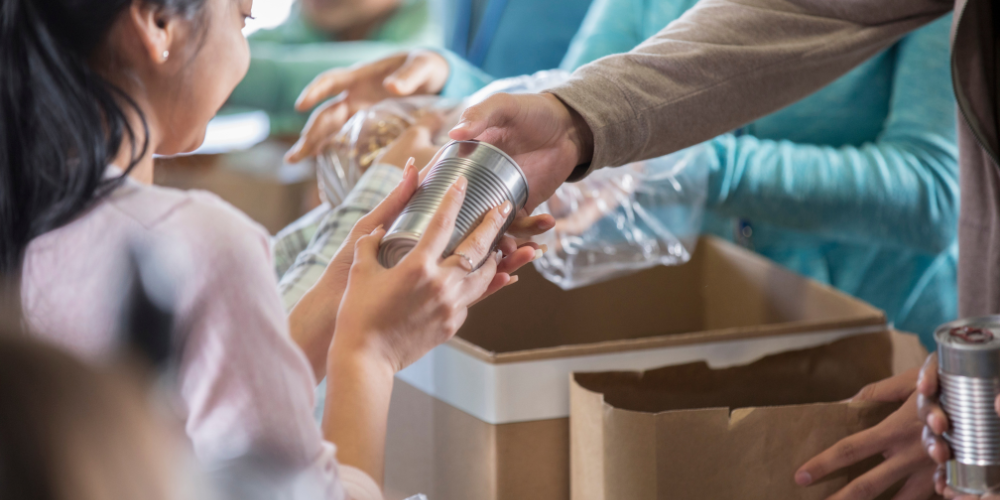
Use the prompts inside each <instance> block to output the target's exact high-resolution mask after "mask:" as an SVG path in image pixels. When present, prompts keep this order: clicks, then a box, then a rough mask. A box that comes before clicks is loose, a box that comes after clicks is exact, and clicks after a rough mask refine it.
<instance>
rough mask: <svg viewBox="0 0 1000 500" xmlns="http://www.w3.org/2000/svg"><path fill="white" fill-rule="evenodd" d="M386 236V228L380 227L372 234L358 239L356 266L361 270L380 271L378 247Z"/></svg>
mask: <svg viewBox="0 0 1000 500" xmlns="http://www.w3.org/2000/svg"><path fill="white" fill-rule="evenodd" d="M383 236H385V227H384V226H382V225H379V226H378V227H376V228H375V230H374V231H372V232H371V234H368V235H366V236H362V237H361V238H358V242H357V243H355V244H354V265H355V266H358V267H359V268H360V269H362V270H365V269H380V268H381V267H382V266H381V265H379V263H378V247H379V245H380V244H381V243H382V237H383Z"/></svg>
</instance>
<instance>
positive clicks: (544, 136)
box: [449, 93, 593, 212]
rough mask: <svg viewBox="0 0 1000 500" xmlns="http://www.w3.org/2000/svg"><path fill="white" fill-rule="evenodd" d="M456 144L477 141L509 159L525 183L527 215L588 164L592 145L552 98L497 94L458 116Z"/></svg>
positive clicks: (579, 121) (583, 127) (572, 115)
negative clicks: (490, 146) (498, 149)
mask: <svg viewBox="0 0 1000 500" xmlns="http://www.w3.org/2000/svg"><path fill="white" fill-rule="evenodd" d="M449 135H450V136H451V138H452V139H455V140H472V139H478V140H481V141H484V142H488V143H490V144H493V145H494V146H497V147H499V148H500V149H502V150H503V151H505V152H506V153H507V154H509V155H511V156H512V157H513V158H514V161H516V162H517V163H518V165H520V166H521V170H523V171H524V175H525V176H526V177H527V179H528V186H529V189H528V193H529V197H528V203H527V206H526V207H525V208H526V210H527V211H528V212H530V211H532V210H534V209H535V207H537V206H538V205H539V204H540V203H542V202H543V201H545V200H547V199H548V198H549V197H550V196H552V194H553V193H555V191H556V189H557V188H558V187H559V186H560V185H562V183H563V182H565V181H566V179H567V178H568V177H569V175H570V174H572V173H573V169H574V168H576V166H577V165H579V164H582V163H586V162H588V161H590V158H591V156H592V155H593V139H592V137H591V133H590V128H589V126H588V125H587V124H586V122H585V121H584V120H583V118H582V117H580V115H579V114H578V113H576V112H575V111H573V110H572V109H570V108H569V107H567V106H566V105H565V104H563V103H562V101H560V100H559V99H558V98H557V97H556V96H555V95H552V94H547V93H542V94H518V95H510V94H496V95H493V96H490V97H489V98H488V99H486V100H485V101H483V102H481V103H479V104H477V105H475V106H472V107H470V108H468V109H466V110H465V112H464V113H462V119H461V121H460V122H459V123H458V125H457V126H456V127H455V128H453V129H452V130H451V132H450V133H449Z"/></svg>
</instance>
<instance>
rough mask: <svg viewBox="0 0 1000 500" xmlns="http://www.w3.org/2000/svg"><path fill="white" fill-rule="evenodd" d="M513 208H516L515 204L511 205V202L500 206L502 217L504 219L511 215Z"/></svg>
mask: <svg viewBox="0 0 1000 500" xmlns="http://www.w3.org/2000/svg"><path fill="white" fill-rule="evenodd" d="M512 208H514V204H513V203H511V202H509V201H505V202H503V205H500V215H503V216H504V217H506V216H508V215H510V210H511V209H512Z"/></svg>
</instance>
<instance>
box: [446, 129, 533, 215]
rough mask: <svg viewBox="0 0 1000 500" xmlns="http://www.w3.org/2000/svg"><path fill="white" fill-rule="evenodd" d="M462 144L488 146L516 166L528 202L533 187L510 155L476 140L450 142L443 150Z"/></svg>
mask: <svg viewBox="0 0 1000 500" xmlns="http://www.w3.org/2000/svg"><path fill="white" fill-rule="evenodd" d="M460 143H467V144H478V145H482V146H486V147H488V148H490V149H492V150H493V151H495V152H497V153H500V155H502V156H503V157H504V158H506V159H507V161H509V162H510V164H511V165H513V166H514V170H517V174H518V175H520V176H521V180H522V181H523V182H524V199H525V200H527V199H528V198H530V197H531V187H530V186H528V176H526V175H524V170H521V166H520V165H518V164H517V162H516V161H514V159H513V158H511V157H510V155H509V154H507V153H505V152H504V151H503V150H502V149H500V148H498V147H496V146H494V145H492V144H490V143H488V142H485V141H477V140H475V139H473V140H468V141H457V140H454V139H452V140H451V141H449V142H448V144H445V145H444V146H442V147H441V149H445V148H447V147H448V146H451V145H452V144H460Z"/></svg>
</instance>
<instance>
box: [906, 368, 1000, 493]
mask: <svg viewBox="0 0 1000 500" xmlns="http://www.w3.org/2000/svg"><path fill="white" fill-rule="evenodd" d="M938 390H939V388H938V359H937V353H934V354H932V355H930V356H929V357H928V358H927V361H926V362H925V363H924V366H923V368H921V370H920V379H919V380H918V382H917V392H918V394H919V398H918V401H917V407H918V413H919V415H920V420H921V421H922V422H923V423H924V424H925V427H924V436H923V441H924V447H925V448H926V451H927V454H928V455H929V456H930V457H931V459H933V460H934V461H935V462H937V464H938V470H937V473H936V474H935V476H934V483H935V484H934V486H935V490H936V491H937V492H938V494H940V495H942V496H944V497H945V498H948V499H960V500H979V499H983V500H986V499H990V500H1000V496H998V495H995V494H987V495H983V496H979V495H969V494H963V493H959V492H957V491H954V490H952V489H951V488H949V487H948V484H947V477H946V474H945V464H946V463H947V462H948V460H951V458H952V456H951V447H949V446H948V442H947V441H945V440H944V438H943V436H944V433H945V431H947V430H948V427H949V423H948V416H947V415H945V413H944V410H943V409H942V408H941V405H940V402H939V401H938ZM993 407H994V410H995V411H996V412H997V413H998V414H1000V396H998V397H997V399H996V400H994V402H993Z"/></svg>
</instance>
